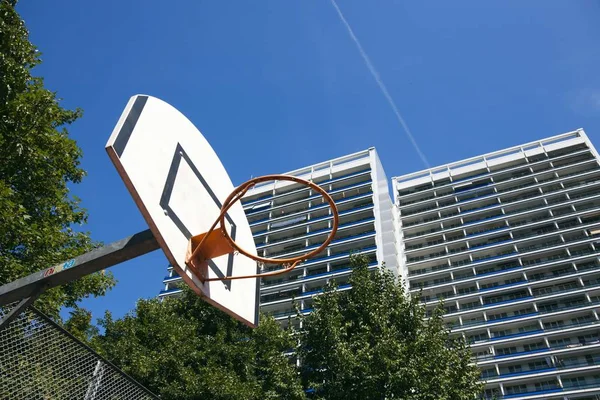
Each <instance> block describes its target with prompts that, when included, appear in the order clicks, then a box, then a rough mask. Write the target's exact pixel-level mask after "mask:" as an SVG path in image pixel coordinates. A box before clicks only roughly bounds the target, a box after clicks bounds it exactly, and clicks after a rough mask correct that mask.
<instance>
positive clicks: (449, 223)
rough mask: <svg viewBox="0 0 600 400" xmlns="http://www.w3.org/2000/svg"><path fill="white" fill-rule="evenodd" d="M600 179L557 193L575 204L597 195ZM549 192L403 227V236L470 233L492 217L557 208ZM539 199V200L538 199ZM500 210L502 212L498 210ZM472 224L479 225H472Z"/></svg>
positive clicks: (413, 237) (408, 238)
mask: <svg viewBox="0 0 600 400" xmlns="http://www.w3.org/2000/svg"><path fill="white" fill-rule="evenodd" d="M598 181H600V178H599V179H595V180H593V181H592V182H584V183H582V186H585V187H582V188H581V189H580V190H577V191H574V192H567V191H568V189H566V188H565V189H557V190H558V191H559V193H556V194H559V195H560V194H567V195H568V199H567V201H566V202H564V204H561V205H563V206H565V205H570V204H575V203H578V201H576V200H578V199H581V198H584V197H585V198H588V197H592V196H595V195H597V194H599V193H600V190H598V189H599V187H600V185H598V184H597V182H598ZM547 194H548V193H545V194H543V195H539V196H535V197H532V198H529V199H526V200H520V201H518V202H516V203H513V204H510V205H506V204H503V205H502V207H500V209H499V210H484V211H485V212H484V213H483V215H477V216H475V217H470V218H467V219H464V218H462V217H459V218H452V217H448V218H445V219H440V220H437V221H435V223H434V224H433V227H431V228H429V229H425V230H422V231H416V232H410V231H411V230H412V228H413V227H409V228H406V227H403V228H402V231H403V237H404V239H405V240H406V241H407V242H409V243H410V242H411V239H413V240H414V239H415V238H419V237H423V236H429V235H431V234H432V233H436V232H444V231H446V232H445V233H450V232H451V231H452V230H462V229H465V227H468V230H469V233H473V232H477V229H478V228H479V225H480V224H481V223H482V222H490V221H489V220H490V219H493V218H499V217H502V216H511V215H516V214H520V213H524V212H526V211H530V210H533V209H539V210H550V209H553V208H555V207H554V206H555V205H556V203H553V204H547V198H546V197H545V196H547ZM536 200H537V201H536ZM523 204H529V205H526V206H525V207H519V208H515V206H517V205H519V206H522V205H523ZM531 204H534V205H533V206H531ZM503 208H505V209H506V210H508V211H509V212H506V211H503V210H502V209H503ZM497 211H500V212H497ZM470 225H477V226H470ZM453 228H459V229H453Z"/></svg>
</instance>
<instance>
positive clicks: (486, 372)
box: [481, 368, 497, 379]
mask: <svg viewBox="0 0 600 400" xmlns="http://www.w3.org/2000/svg"><path fill="white" fill-rule="evenodd" d="M496 375H497V373H496V369H494V368H489V369H485V370H483V371H481V378H482V379H485V378H489V377H492V376H496Z"/></svg>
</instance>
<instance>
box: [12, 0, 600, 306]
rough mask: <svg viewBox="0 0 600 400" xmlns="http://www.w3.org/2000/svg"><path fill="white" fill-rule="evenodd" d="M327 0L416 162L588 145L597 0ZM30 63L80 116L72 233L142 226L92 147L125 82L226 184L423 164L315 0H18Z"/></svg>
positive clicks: (101, 234) (140, 277)
mask: <svg viewBox="0 0 600 400" xmlns="http://www.w3.org/2000/svg"><path fill="white" fill-rule="evenodd" d="M338 5H339V7H340V9H341V11H342V12H343V14H344V16H345V18H346V20H347V21H348V23H349V25H350V26H351V27H352V29H353V31H354V33H355V35H356V37H357V38H358V40H359V41H360V42H361V44H362V47H363V48H364V50H365V51H366V53H367V54H368V56H369V57H370V60H371V62H372V64H373V66H374V67H375V68H376V70H377V72H378V74H379V76H380V78H381V79H382V81H383V82H384V84H385V86H386V88H387V90H388V92H389V94H390V96H391V97H392V98H393V100H394V101H395V104H396V105H397V108H398V110H399V111H400V113H401V115H402V117H403V118H404V119H405V121H406V123H407V124H408V126H409V127H410V130H411V131H412V133H413V135H414V137H415V139H416V141H417V143H418V144H419V146H420V147H421V149H422V151H423V153H424V155H425V156H426V158H427V160H428V161H429V163H430V164H431V165H433V166H434V165H439V164H444V163H447V162H451V161H455V160H459V159H462V158H466V157H471V156H475V155H478V154H481V153H485V152H489V151H494V150H499V149H501V148H504V147H508V146H512V145H517V144H520V143H525V142H529V141H533V140H536V139H539V138H543V137H546V136H551V135H554V134H558V133H562V132H566V131H570V130H574V129H577V128H580V127H582V128H584V129H585V130H586V132H587V133H588V135H589V136H590V137H591V139H592V141H593V142H595V144H596V145H597V146H600V74H598V71H600V46H598V43H599V40H600V25H598V24H597V21H598V19H599V18H600V3H598V2H596V1H593V0H588V1H585V0H582V1H567V0H564V1H558V0H557V1H544V0H539V1H528V2H523V1H519V0H513V1H496V2H482V1H476V0H473V1H466V0H464V1H459V2H456V1H454V2H449V1H426V2H425V1H415V2H404V1H384V0H377V1H366V0H338ZM18 10H19V12H20V13H21V14H22V16H23V18H24V19H25V21H26V24H27V26H28V28H29V29H30V32H31V40H32V41H33V42H34V43H35V44H36V45H37V46H38V47H39V49H40V50H41V51H42V53H43V57H42V58H43V60H44V62H43V64H42V65H41V66H39V67H38V68H37V70H36V73H37V74H38V75H40V76H43V77H45V79H46V85H47V87H48V88H50V89H52V90H54V91H57V92H58V94H59V96H60V97H62V98H63V99H64V100H63V104H64V106H66V107H77V106H78V107H81V108H83V109H84V117H83V118H82V119H81V120H79V121H78V122H77V123H75V124H74V125H73V126H72V127H71V129H70V132H71V135H72V137H73V138H75V139H76V140H77V141H78V143H79V145H80V146H81V147H82V148H83V151H84V158H83V167H84V168H85V169H86V170H87V171H88V173H89V175H88V177H87V178H86V179H85V181H84V183H83V184H81V185H78V186H77V187H76V188H74V192H75V193H76V194H77V195H78V196H80V197H81V198H82V199H83V205H84V206H85V207H86V208H87V209H88V210H89V213H90V218H89V224H88V226H87V229H88V230H90V231H91V232H92V236H93V237H94V238H95V239H97V240H102V241H104V242H107V243H108V242H111V241H113V240H117V239H120V238H122V237H125V236H128V235H130V234H132V233H135V232H138V231H141V230H144V229H146V224H145V222H144V220H143V219H142V217H141V216H140V214H139V212H138V210H137V208H136V206H135V205H134V203H133V201H132V200H131V198H130V197H129V194H128V193H127V191H126V189H125V187H124V185H123V183H122V182H121V180H120V178H119V177H118V175H117V173H116V171H115V170H114V168H113V166H112V164H111V163H110V161H109V159H108V156H107V155H106V154H105V151H104V145H105V143H106V140H107V138H108V136H109V135H110V133H111V131H112V129H113V127H114V125H115V123H116V121H117V119H118V117H119V115H120V114H121V111H122V109H123V107H124V106H125V104H126V103H127V100H128V99H129V97H130V96H131V95H134V94H138V93H144V94H149V95H153V96H156V97H159V98H161V99H163V100H165V101H167V102H169V103H171V104H172V105H174V106H175V107H176V108H178V109H179V110H181V111H182V112H183V113H184V114H185V115H186V116H187V117H188V118H189V119H190V120H191V121H192V122H194V124H195V125H196V126H197V127H198V128H199V129H200V130H201V131H202V133H203V134H204V136H205V137H206V138H207V139H208V140H209V141H210V143H211V144H212V145H213V147H214V148H215V150H216V151H217V153H218V154H219V155H220V157H221V160H222V162H223V164H224V165H225V167H226V168H227V169H228V171H229V173H230V175H231V177H232V179H233V181H234V184H239V183H241V182H243V181H245V180H247V179H249V178H250V177H251V176H258V175H263V174H267V173H281V172H285V171H289V170H293V169H296V168H300V167H303V166H306V165H310V164H312V163H316V162H319V161H325V160H328V159H330V158H334V157H338V156H342V155H345V154H348V153H352V152H355V151H359V150H362V149H365V148H367V147H370V146H375V147H376V148H377V150H378V152H379V155H380V158H381V160H382V163H383V165H384V168H385V170H386V173H387V174H388V177H391V176H395V175H401V174H404V173H409V172H414V171H416V170H420V169H423V168H424V165H423V162H422V160H421V159H420V158H419V156H418V154H417V153H416V151H415V149H414V148H413V147H412V146H411V143H410V141H409V140H408V138H407V136H406V134H405V131H404V130H403V128H402V127H401V125H400V124H399V122H398V119H397V118H396V116H395V114H394V112H393V111H392V109H391V108H390V105H389V103H388V102H387V100H386V98H385V97H384V95H383V94H382V91H381V88H380V87H379V86H378V84H377V83H376V81H375V80H374V78H373V76H372V74H371V72H370V71H369V69H368V68H367V65H366V64H365V61H364V59H363V58H362V57H361V54H360V53H359V51H358V49H357V47H356V45H355V43H354V42H353V41H352V39H351V37H350V36H349V34H348V31H347V29H346V27H345V26H344V24H343V23H342V21H341V20H340V18H339V16H338V14H337V12H336V10H335V8H334V7H333V5H332V3H331V2H330V1H329V0H306V1H282V0H261V1H242V0H239V1H183V0H181V1H173V2H164V1H154V0H144V1H142V0H129V1H116V0H106V1H102V2H87V1H79V0H64V1H60V2H34V1H22V2H21V3H20V4H19V6H18ZM112 270H113V272H114V274H115V275H116V277H117V279H118V280H119V283H118V285H117V286H116V287H115V288H114V289H113V290H112V291H111V292H110V293H109V294H108V295H107V296H106V297H104V298H101V299H92V300H88V301H85V302H84V303H85V305H86V306H87V307H89V308H90V309H91V310H92V311H93V313H94V317H96V318H97V317H101V316H102V314H103V312H104V310H106V309H109V310H111V311H112V312H113V313H114V314H115V315H116V316H121V315H123V314H124V313H125V312H127V311H128V310H130V309H132V308H133V307H134V304H135V301H136V300H137V299H139V298H147V297H152V296H155V295H157V294H158V292H159V291H160V289H161V287H162V284H161V280H162V278H163V276H164V275H165V272H166V260H165V258H164V256H163V255H162V253H161V252H155V253H152V254H150V255H147V256H144V257H141V258H139V259H136V260H134V261H130V262H128V263H125V264H121V265H119V266H116V267H114V268H113V269H112Z"/></svg>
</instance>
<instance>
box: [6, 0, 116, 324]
mask: <svg viewBox="0 0 600 400" xmlns="http://www.w3.org/2000/svg"><path fill="white" fill-rule="evenodd" d="M15 5H16V0H0V265H1V266H2V268H0V284H5V283H7V282H10V281H13V280H15V279H17V278H20V277H23V276H26V275H29V274H31V273H33V272H35V271H39V270H41V269H43V268H47V267H50V266H52V265H55V264H58V263H59V262H61V261H65V260H68V259H71V258H73V257H76V256H78V255H80V254H82V253H85V252H86V251H89V250H90V249H92V248H93V247H94V245H95V244H94V243H93V242H92V240H91V239H90V236H89V234H88V233H85V232H78V231H76V230H75V229H74V227H76V226H78V225H82V224H84V223H85V222H86V218H87V214H86V211H85V210H84V209H82V208H80V206H79V199H78V198H76V197H75V196H72V195H70V193H69V185H70V184H76V183H79V182H81V180H82V178H83V177H84V175H85V171H84V170H83V169H81V167H80V165H79V164H80V158H81V149H80V148H79V147H78V146H77V144H76V142H75V141H74V140H73V139H70V138H69V136H68V132H67V130H66V128H65V126H66V125H69V124H71V123H73V122H74V121H75V120H76V119H77V118H79V117H80V116H81V110H79V109H77V110H74V111H73V110H67V109H65V108H63V107H61V105H60V99H58V98H57V96H56V93H54V92H51V91H50V90H48V89H46V88H45V87H44V82H43V79H42V78H40V77H34V76H33V75H32V69H33V68H34V67H35V66H36V65H38V64H39V63H40V62H41V59H40V53H39V52H38V50H37V49H36V47H35V46H34V45H33V44H32V43H31V42H30V41H29V33H28V31H27V29H26V27H25V24H24V22H23V20H22V19H21V17H20V16H19V14H18V13H17V12H16V10H15ZM113 284H114V279H113V277H112V275H110V274H95V275H92V276H88V277H86V278H84V279H80V280H78V281H76V282H73V283H70V284H68V285H64V286H62V287H59V288H56V289H53V290H51V291H49V292H48V293H47V294H45V295H44V296H43V297H42V298H41V299H40V300H39V301H38V303H37V306H38V307H39V308H40V309H41V310H42V311H44V312H45V313H47V314H49V315H51V316H53V317H54V318H58V312H59V310H60V308H61V306H71V307H73V306H75V305H76V303H77V301H79V300H81V299H82V298H84V297H86V296H89V295H94V296H98V295H102V294H104V293H105V292H106V290H108V289H109V288H110V287H111V286H112V285H113Z"/></svg>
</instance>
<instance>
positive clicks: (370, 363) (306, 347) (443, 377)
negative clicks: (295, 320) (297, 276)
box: [298, 256, 482, 400]
mask: <svg viewBox="0 0 600 400" xmlns="http://www.w3.org/2000/svg"><path fill="white" fill-rule="evenodd" d="M352 265H353V272H352V275H351V278H350V283H351V284H352V290H349V291H343V292H338V291H336V290H335V287H334V286H332V287H330V288H329V290H327V291H326V292H325V293H324V294H323V295H322V296H319V297H317V298H315V300H314V308H313V312H312V314H310V315H308V316H306V317H303V329H302V330H301V332H300V333H299V335H300V340H299V342H300V343H301V344H300V346H299V348H298V354H299V356H300V359H301V364H302V366H301V375H302V379H303V383H304V385H305V386H306V387H308V388H312V389H314V391H315V392H314V393H315V398H319V399H329V400H333V399H344V400H352V399H357V400H358V399H361V400H365V399H411V400H413V399H414V400H442V399H448V400H450V399H451V400H455V399H456V400H458V399H473V398H475V396H476V395H478V394H479V393H480V392H481V389H482V388H481V386H480V384H479V382H478V381H479V370H478V369H477V368H476V367H475V366H472V365H469V361H470V356H471V354H470V351H469V349H468V348H467V346H466V345H465V344H464V342H463V341H462V340H460V341H455V340H452V339H450V338H449V335H448V331H447V330H446V328H445V327H444V324H443V320H442V318H441V313H436V314H434V316H432V317H431V318H429V320H426V319H425V313H424V309H423V307H422V306H421V305H420V302H419V300H418V299H417V298H413V297H409V296H408V295H407V293H406V292H405V290H404V286H403V285H402V284H401V283H400V282H396V279H395V278H394V276H393V275H392V274H391V273H389V272H387V271H369V270H368V262H367V260H366V259H365V258H364V257H361V256H356V257H354V258H353V259H352Z"/></svg>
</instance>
